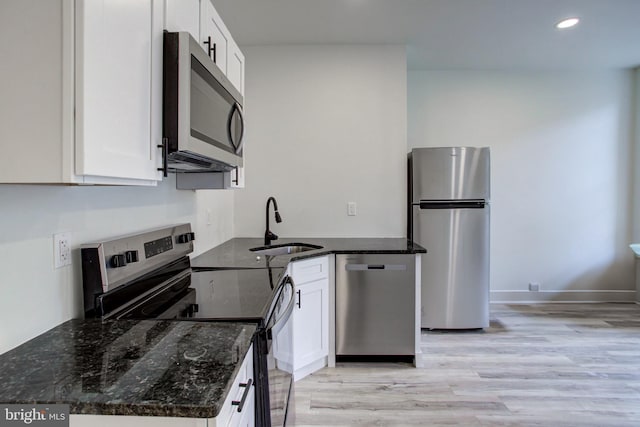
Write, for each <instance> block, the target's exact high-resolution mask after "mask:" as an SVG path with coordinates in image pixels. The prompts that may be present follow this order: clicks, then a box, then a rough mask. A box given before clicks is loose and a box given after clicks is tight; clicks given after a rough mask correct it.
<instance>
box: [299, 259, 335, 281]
mask: <svg viewBox="0 0 640 427" xmlns="http://www.w3.org/2000/svg"><path fill="white" fill-rule="evenodd" d="M291 272H292V274H291V275H292V276H293V280H294V281H295V283H296V285H299V284H302V283H307V282H312V281H314V280H318V279H326V278H327V277H329V257H328V256H322V257H318V258H311V259H305V260H303V261H295V262H294V263H293V264H292V269H291Z"/></svg>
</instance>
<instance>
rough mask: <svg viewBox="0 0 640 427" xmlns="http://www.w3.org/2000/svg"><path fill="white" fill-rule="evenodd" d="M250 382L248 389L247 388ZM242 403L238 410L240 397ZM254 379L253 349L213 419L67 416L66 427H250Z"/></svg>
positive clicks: (253, 419) (253, 403) (253, 408)
mask: <svg viewBox="0 0 640 427" xmlns="http://www.w3.org/2000/svg"><path fill="white" fill-rule="evenodd" d="M249 382H251V385H248V384H249ZM245 394H246V396H245V399H244V403H243V405H242V407H240V402H242V398H243V396H244V395H245ZM255 396H256V392H255V376H254V375H253V346H251V347H250V348H249V351H248V352H247V355H246V356H245V358H244V360H243V361H242V365H241V366H240V370H239V371H238V374H237V375H236V377H235V379H234V380H233V384H232V386H231V388H230V389H229V394H228V395H227V398H226V399H225V401H224V403H223V405H222V408H221V409H220V413H218V416H217V417H215V418H180V417H150V416H149V417H142V416H123V415H81V414H71V416H70V417H69V426H70V427H254V426H255V408H256V406H255Z"/></svg>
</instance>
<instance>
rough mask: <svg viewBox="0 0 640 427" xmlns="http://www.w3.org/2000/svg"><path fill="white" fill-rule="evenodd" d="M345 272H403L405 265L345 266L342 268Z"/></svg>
mask: <svg viewBox="0 0 640 427" xmlns="http://www.w3.org/2000/svg"><path fill="white" fill-rule="evenodd" d="M344 268H345V270H347V271H366V270H393V271H405V270H406V269H407V266H406V265H405V264H346V265H345V266H344Z"/></svg>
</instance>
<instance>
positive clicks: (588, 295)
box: [490, 290, 636, 304]
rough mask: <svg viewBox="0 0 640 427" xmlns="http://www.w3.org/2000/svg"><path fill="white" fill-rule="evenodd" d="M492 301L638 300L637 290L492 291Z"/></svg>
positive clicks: (520, 302) (524, 302)
mask: <svg viewBox="0 0 640 427" xmlns="http://www.w3.org/2000/svg"><path fill="white" fill-rule="evenodd" d="M490 301H491V302H492V303H516V304H518V303H519V304H527V303H536V302H546V303H549V302H551V303H553V302H561V303H567V302H636V291H635V290H633V291H590V290H583V291H538V292H531V291H491V296H490Z"/></svg>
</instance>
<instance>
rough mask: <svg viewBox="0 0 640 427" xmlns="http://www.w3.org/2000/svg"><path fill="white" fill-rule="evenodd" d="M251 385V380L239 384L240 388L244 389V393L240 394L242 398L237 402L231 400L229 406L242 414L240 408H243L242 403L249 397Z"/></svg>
mask: <svg viewBox="0 0 640 427" xmlns="http://www.w3.org/2000/svg"><path fill="white" fill-rule="evenodd" d="M251 384H253V380H252V379H251V378H249V381H247V383H246V384H243V383H240V387H244V392H243V393H242V398H241V399H240V400H239V401H238V400H232V401H231V405H233V406H237V407H238V412H242V408H244V402H245V400H247V396H248V395H249V391H250V390H251Z"/></svg>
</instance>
